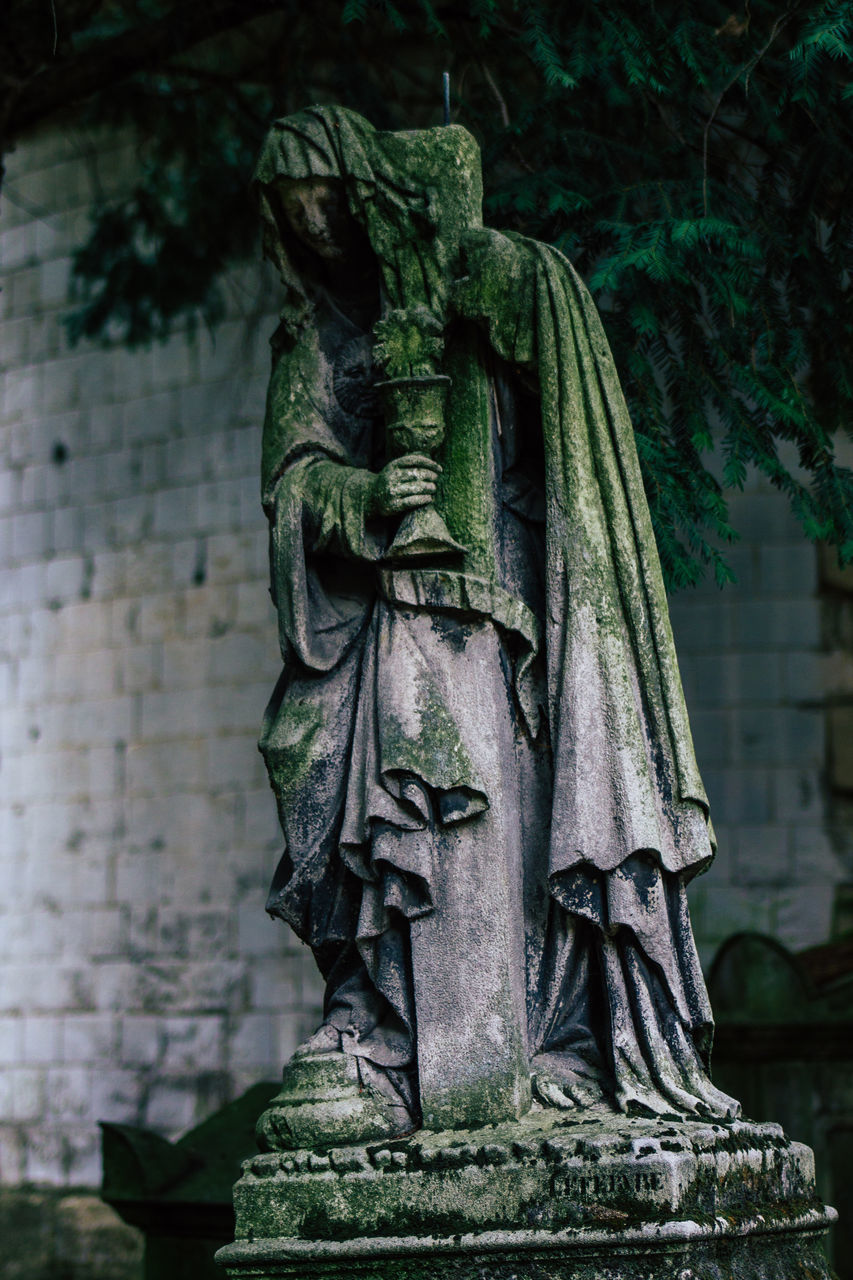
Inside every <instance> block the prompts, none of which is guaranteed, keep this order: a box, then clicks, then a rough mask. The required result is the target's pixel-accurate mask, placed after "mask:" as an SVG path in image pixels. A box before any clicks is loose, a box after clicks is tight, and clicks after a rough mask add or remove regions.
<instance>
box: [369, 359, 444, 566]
mask: <svg viewBox="0 0 853 1280" xmlns="http://www.w3.org/2000/svg"><path fill="white" fill-rule="evenodd" d="M449 387H450V379H449V378H448V377H446V376H445V375H444V374H432V375H430V376H426V377H413V378H392V379H390V380H389V381H387V382H380V383H379V384H378V388H377V389H378V391H379V395H380V398H381V403H382V407H383V410H384V413H385V422H386V430H387V433H388V452H389V454H390V455H391V456H392V457H394V458H400V457H402V456H403V455H404V454H406V453H422V454H426V455H427V456H428V457H432V456H433V454H434V453H435V452H436V451H437V450H438V449H439V448H440V446H441V442H442V440H443V439H444V411H445V406H446V403H447V391H448V388H449ZM464 552H465V547H463V546H462V544H461V543H459V542H457V541H456V539H455V538H454V537H453V536H452V535H451V533H450V530H449V529H448V527H447V525H446V524H445V523H444V520H443V519H442V517H441V515H440V514H439V512H438V511H437V510H436V507H435V504H434V503H432V502H430V503H429V505H428V506H423V507H416V508H415V509H414V510H413V511H407V512H406V514H405V515H404V516H403V518H402V520H401V521H400V524H399V526H398V528H397V533H396V535H395V537H394V541H393V542H392V543H391V546H390V547H389V548H388V551H387V552H386V554H385V559H386V560H393V561H398V562H413V561H429V560H449V559H451V558H458V557H459V556H461V555H463V554H464Z"/></svg>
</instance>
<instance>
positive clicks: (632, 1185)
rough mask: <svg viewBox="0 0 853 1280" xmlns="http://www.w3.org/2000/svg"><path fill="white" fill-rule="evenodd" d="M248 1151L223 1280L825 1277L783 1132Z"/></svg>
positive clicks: (813, 1223) (460, 1135)
mask: <svg viewBox="0 0 853 1280" xmlns="http://www.w3.org/2000/svg"><path fill="white" fill-rule="evenodd" d="M578 1116H579V1117H582V1118H571V1117H568V1116H566V1115H565V1113H563V1114H555V1113H554V1112H542V1111H540V1112H538V1113H536V1114H533V1115H529V1116H527V1117H525V1119H524V1120H522V1121H519V1122H517V1123H515V1124H505V1125H497V1126H493V1127H490V1128H488V1129H482V1130H479V1131H469V1132H448V1133H440V1134H432V1133H423V1132H422V1133H419V1134H416V1135H414V1136H413V1137H410V1138H406V1139H401V1140H399V1141H397V1142H392V1143H388V1144H385V1145H382V1144H379V1143H376V1144H368V1145H366V1146H359V1147H342V1148H339V1149H337V1150H333V1151H331V1152H328V1153H325V1154H322V1155H320V1154H318V1153H316V1152H310V1151H300V1152H288V1153H275V1154H269V1155H263V1156H257V1157H255V1158H254V1159H252V1160H249V1161H247V1162H246V1164H245V1165H244V1173H243V1177H242V1178H241V1180H240V1181H239V1182H238V1183H237V1186H236V1187H235V1194H234V1203H235V1209H236V1214H237V1240H236V1241H235V1243H234V1244H232V1245H229V1246H227V1248H225V1249H222V1250H220V1252H219V1254H218V1255H217V1259H218V1261H219V1262H220V1263H221V1265H222V1266H224V1268H225V1271H226V1273H227V1275H228V1276H229V1277H231V1280H248V1278H249V1277H252V1280H273V1277H275V1280H280V1278H283V1277H293V1278H295V1277H297V1276H298V1277H300V1280H308V1278H309V1277H311V1278H314V1277H316V1278H317V1280H321V1278H322V1280H332V1277H336V1278H337V1280H339V1278H340V1277H341V1276H343V1275H346V1276H347V1280H439V1278H440V1277H445V1276H447V1277H448V1278H449V1277H453V1278H454V1280H663V1278H664V1277H665V1278H666V1280H670V1278H671V1280H830V1278H831V1275H832V1273H831V1271H830V1269H829V1267H828V1265H827V1263H826V1261H825V1259H824V1258H823V1256H822V1253H821V1248H820V1240H821V1237H822V1235H823V1233H824V1232H825V1230H826V1228H827V1227H828V1225H829V1224H830V1222H831V1221H832V1220H833V1217H834V1214H833V1211H832V1210H828V1209H826V1208H825V1207H824V1206H823V1205H822V1204H821V1203H820V1201H819V1200H818V1199H817V1196H816V1193H815V1188H814V1167H813V1159H812V1154H811V1152H810V1150H809V1149H808V1147H804V1146H801V1145H800V1144H797V1143H790V1142H788V1141H787V1140H786V1139H785V1137H784V1135H783V1134H782V1131H781V1129H780V1128H779V1127H778V1125H752V1124H748V1123H745V1122H740V1121H737V1122H734V1123H732V1124H716V1123H715V1124H702V1123H696V1122H694V1123H690V1122H686V1121H675V1120H673V1121H671V1122H666V1121H652V1120H639V1119H637V1120H628V1119H626V1118H625V1117H624V1116H614V1115H612V1114H611V1113H608V1112H606V1111H603V1110H602V1111H600V1112H599V1111H598V1110H597V1109H596V1110H590V1111H585V1112H582V1113H578Z"/></svg>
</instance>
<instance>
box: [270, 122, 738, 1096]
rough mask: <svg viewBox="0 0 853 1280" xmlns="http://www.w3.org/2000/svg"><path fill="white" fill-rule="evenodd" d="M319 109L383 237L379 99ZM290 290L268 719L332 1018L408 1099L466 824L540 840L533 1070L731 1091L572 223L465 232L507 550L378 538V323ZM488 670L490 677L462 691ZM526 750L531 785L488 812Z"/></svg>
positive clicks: (635, 546) (677, 696)
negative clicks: (688, 893) (421, 967)
mask: <svg viewBox="0 0 853 1280" xmlns="http://www.w3.org/2000/svg"><path fill="white" fill-rule="evenodd" d="M304 114H305V116H306V117H307V116H309V115H312V116H313V118H314V124H309V127H308V129H307V130H306V133H305V136H306V137H307V138H308V139H309V141H310V140H311V137H312V133H311V130H312V129H313V128H314V127H315V124H316V122H318V121H319V124H318V125H317V130H318V133H317V136H318V137H321V141H322V142H323V147H324V148H325V150H324V151H323V157H324V158H323V161H322V165H320V166H319V167H320V169H321V170H324V171H331V170H334V169H335V168H336V171H337V173H338V174H339V175H346V174H347V173H348V172H349V170H348V169H347V164H348V161H349V160H350V159H351V157H350V156H349V154H348V152H347V144H346V141H344V142H341V139H342V138H344V139H345V138H346V137H348V136H349V134H351V133H352V131H353V130H355V132H356V134H357V141H358V146H357V147H355V148H354V150H353V154H354V156H355V162H354V168H355V169H357V170H358V172H357V177H358V179H359V184H360V185H358V186H357V187H354V186H352V185H351V186H350V188H348V189H349V190H350V193H351V195H350V205H351V211H352V212H353V216H355V217H356V218H357V219H358V220H360V222H361V225H363V226H364V227H365V228H366V229H367V230H368V232H369V233H370V234H371V243H373V244H374V247H375V248H376V249H377V253H379V248H380V246H379V244H378V241H379V240H381V239H383V237H384V243H385V244H386V245H387V242H388V236H387V234H385V232H386V231H387V224H383V226H382V231H383V236H379V235H378V233H377V232H376V227H375V218H376V208H377V206H378V204H379V203H380V202H379V201H378V200H377V201H371V200H369V199H368V200H365V191H366V190H369V187H367V186H365V183H366V182H367V181H368V179H366V178H365V172H366V168H365V155H366V154H367V155H368V158H369V148H370V145H371V135H370V134H365V133H364V132H363V130H364V129H366V128H368V126H363V123H362V122H359V125H360V126H361V128H362V132H359V129H358V128H356V126H355V125H354V123H353V122H354V121H356V120H357V117H352V116H350V115H349V114H348V113H345V112H340V111H335V112H333V111H332V110H328V109H326V110H323V109H320V110H316V111H314V112H313V113H304ZM330 122H331V123H330ZM324 131H325V132H324ZM321 135H322V136H321ZM328 136H331V137H332V139H333V141H332V143H331V144H329V143H328V142H327V138H328ZM377 136H378V137H381V136H383V135H377ZM299 145H300V147H301V148H302V149H303V150H306V149H307V144H306V143H305V142H304V140H300V144H299ZM318 145H319V144H318ZM335 147H337V148H338V151H337V154H336V155H335V156H334V157H333V161H329V159H328V154H329V152H330V151H333V150H334V148H335ZM290 149H291V153H292V150H293V148H292V146H291V148H290ZM287 163H288V165H289V168H288V170H287V172H289V173H291V174H292V173H293V167H294V159H293V155H292V154H290V155H289V158H288V160H287ZM311 163H314V169H316V168H317V164H316V163H315V162H314V161H313V160H312V161H311ZM267 167H268V168H269V165H268V166H267ZM314 169H311V168H308V169H307V172H314ZM259 172H260V174H261V176H260V179H259V180H260V181H264V180H265V179H264V173H263V166H259ZM295 176H299V175H298V173H297V174H296V175H295ZM370 180H372V181H374V182H375V181H376V173H375V170H374V172H373V177H372V179H370ZM354 190H355V191H357V198H356V197H354V196H353V195H352V191H354ZM365 208H369V210H370V217H368V216H367V215H366V214H365V213H364V209H365ZM370 218H373V219H374V226H373V231H372V232H371V221H370ZM391 238H392V239H393V237H391ZM279 265H280V266H282V265H283V268H284V269H283V272H282V274H283V276H284V278H285V280H287V279H288V278H289V277H288V263H287V260H286V259H284V258H281V259H280V262H279ZM290 278H291V280H292V279H293V277H290ZM384 279H385V277H384V276H383V281H384ZM293 289H294V296H295V297H296V296H297V292H298V291H297V287H296V285H294V286H293ZM297 303H298V305H292V306H291V308H290V313H289V319H288V321H287V322H286V323H285V325H284V327H283V330H282V332H281V333H280V335H279V341H278V342H277V343H276V344H275V355H274V368H273V374H272V379H271V383H270V392H269V398H268V408H267V421H266V427H265V440H264V479H263V487H264V501H265V506H266V509H267V511H268V514H269V516H270V521H271V531H272V567H273V589H274V595H275V600H276V605H277V608H278V613H279V622H280V634H281V642H282V652H283V655H284V658H285V670H284V673H283V675H282V679H281V681H280V682H279V685H278V686H277V689H276V691H275V694H274V696H273V699H272V701H271V703H270V706H269V708H268V710H267V715H266V720H265V725H264V731H263V735H262V740H261V747H262V750H263V752H264V755H265V759H266V762H267V766H268V769H269V772H270V777H271V781H272V783H273V787H274V790H275V792H276V796H277V799H278V804H279V813H280V818H281V822H282V828H283V831H284V836H285V846H286V847H285V853H284V856H283V858H282V862H281V865H280V867H279V870H278V872H277V875H276V878H275V881H274V884H273V888H272V891H271V895H270V901H269V904H268V909H269V910H270V911H271V912H272V913H273V914H276V915H279V916H281V917H282V918H284V919H286V920H288V922H289V923H290V924H291V925H292V926H293V927H294V929H295V930H296V931H297V933H298V934H299V936H300V937H301V938H303V939H304V940H305V941H306V942H307V943H309V945H311V947H312V948H313V949H314V952H315V955H316V957H317V959H318V963H319V964H320V967H321V970H322V971H323V973H324V975H325V976H326V978H327V1006H326V1016H327V1019H328V1021H329V1022H330V1023H331V1024H332V1025H333V1026H336V1027H337V1029H338V1030H339V1031H340V1033H341V1045H342V1047H343V1048H344V1049H345V1050H346V1051H348V1052H351V1053H354V1054H355V1055H356V1056H357V1057H358V1058H359V1061H360V1064H361V1066H362V1069H363V1071H364V1072H365V1078H366V1079H367V1080H368V1081H372V1082H373V1083H374V1084H375V1085H376V1086H377V1087H379V1088H385V1089H386V1091H387V1089H388V1087H389V1085H390V1087H391V1088H393V1089H394V1090H396V1091H397V1092H398V1093H399V1094H400V1095H401V1096H402V1097H403V1098H404V1100H405V1101H406V1102H407V1104H408V1105H411V1103H412V1093H411V1081H412V1074H411V1071H412V1066H413V1062H414V1054H415V1036H416V1011H415V1009H414V1008H413V1001H412V980H411V972H410V963H411V961H410V955H409V951H408V947H407V929H408V923H409V921H411V920H412V919H415V918H417V917H418V916H420V915H424V914H426V913H429V912H430V911H432V910H434V909H435V901H436V898H437V896H438V895H437V893H436V888H437V879H438V878H439V877H440V876H441V865H440V850H441V844H442V830H446V829H448V828H450V827H453V828H454V829H455V830H456V832H457V834H458V836H459V837H461V836H462V835H463V834H464V836H465V838H466V839H468V840H470V841H471V842H473V845H474V846H475V849H476V848H477V847H479V848H481V849H482V857H483V858H495V857H501V856H502V850H503V848H504V845H506V847H509V846H510V845H511V844H512V845H515V846H518V847H520V849H521V863H522V865H521V867H520V869H519V880H520V883H519V897H520V899H522V900H523V904H524V922H525V932H526V954H525V955H523V956H522V955H519V957H518V963H519V967H520V969H523V970H524V973H525V977H526V986H527V993H528V1001H527V1003H528V1026H527V1028H526V1036H527V1043H528V1052H529V1056H530V1058H531V1061H532V1065H533V1070H534V1072H535V1074H536V1076H537V1077H538V1080H539V1093H540V1097H542V1098H544V1099H545V1100H550V1101H554V1102H557V1103H567V1102H570V1101H572V1100H573V1099H574V1100H577V1101H586V1100H589V1098H590V1097H592V1096H595V1092H594V1090H592V1092H590V1091H589V1089H588V1087H587V1086H588V1084H589V1082H590V1081H591V1080H593V1079H596V1078H598V1079H601V1078H603V1079H605V1080H606V1081H607V1082H608V1086H606V1087H609V1089H610V1091H611V1092H612V1094H613V1097H614V1099H615V1101H616V1103H617V1105H619V1106H620V1107H622V1108H623V1109H631V1108H632V1107H639V1108H641V1109H645V1110H651V1111H656V1112H661V1113H665V1112H679V1113H682V1114H683V1113H690V1112H697V1111H698V1112H701V1113H705V1114H716V1115H724V1114H726V1113H729V1112H731V1111H732V1110H733V1108H734V1107H735V1104H734V1103H733V1102H732V1101H731V1099H728V1098H726V1097H725V1096H724V1095H722V1094H720V1093H719V1092H718V1091H717V1090H715V1089H714V1087H713V1086H712V1085H711V1083H710V1081H709V1080H708V1078H707V1074H706V1071H707V1056H708V1053H709V1050H710V1038H711V1026H712V1024H711V1014H710V1008H709V1005H708V1001H707V995H706V992H705V987H704V983H703V980H702V976H701V972H700V968H699V963H698V959H697V956H696V951H695V946H694V943H693V938H692V934H691V930H690V925H689V920H688V917H687V907H686V898H685V884H686V883H687V881H688V880H689V879H690V878H691V877H692V876H693V875H695V874H696V873H697V872H698V871H701V870H704V869H705V867H706V866H707V865H708V863H709V862H710V859H711V857H712V855H713V850H712V842H711V836H710V832H709V826H708V820H707V802H706V799H705V794H704V791H703V789H702V784H701V780H700V778H699V775H698V770H697V768H696V763H695V758H694V755H693V748H692V743H691V739H690V732H689V728H688V724H687V716H686V711H685V707H684V700H683V695H682V691H681V685H680V680H679V676H678V669H677V664H676V660H675V651H674V646H673V641H672V636H671V632H670V629H669V621H668V614H667V609H666V601H665V597H664V591H663V585H662V580H661V575H660V568H659V563H658V558H657V553H656V549H655V545H654V538H653V535H652V531H651V526H650V519H649V514H648V509H647V506H646V502H645V497H644V495H643V490H642V484H641V480H640V476H639V467H638V463H637V457H636V449H635V445H634V441H633V434H632V431H631V426H630V422H629V420H628V416H627V412H626V409H625V405H624V400H623V398H622V394H621V391H620V388H619V385H618V380H617V378H616V373H615V369H614V366H613V362H612V358H611V356H610V353H609V349H608V347H607V342H606V339H605V337H604V334H603V330H602V328H601V325H600V322H599V319H598V316H597V314H596V312H595V309H594V307H593V305H592V303H591V301H590V300H589V298H588V295H587V294H586V292H585V290H584V288H583V286H582V285H581V283H580V281H579V280H578V279H577V277H576V276H575V274H574V272H573V271H572V269H571V267H570V266H569V264H568V263H567V262H566V261H565V259H563V258H562V257H561V256H560V255H559V254H558V253H556V252H555V251H554V250H551V249H549V248H547V247H545V246H541V245H537V244H535V243H534V242H531V241H526V240H523V239H521V238H519V237H507V236H501V235H499V234H498V233H495V232H488V231H483V230H482V229H481V230H478V231H474V232H472V233H470V235H469V236H468V237H467V276H466V277H465V279H463V280H462V281H460V283H459V284H458V285H457V287H456V290H455V295H454V306H455V309H456V312H457V314H458V316H459V317H461V319H460V320H458V321H457V332H458V333H460V334H465V333H467V332H468V331H471V332H473V331H474V330H475V329H476V328H477V327H478V326H479V327H481V328H484V329H485V331H486V333H487V335H488V342H489V346H490V348H491V353H492V354H491V355H488V356H486V355H484V356H483V357H482V358H481V363H482V367H483V370H485V373H484V376H485V377H486V378H487V380H488V384H489V386H490V395H491V411H490V448H491V476H492V481H493V483H494V486H495V490H496V502H495V511H496V513H497V514H496V520H497V524H498V528H497V536H496V555H495V564H494V565H493V566H492V569H491V572H490V573H489V572H484V571H483V566H482V565H480V566H478V568H477V572H466V571H464V570H463V571H461V572H456V573H453V572H446V573H441V572H439V573H436V572H430V571H429V570H428V569H427V570H413V571H406V572H401V571H392V570H388V568H387V567H386V566H383V563H382V556H383V552H384V550H385V548H386V546H387V543H388V540H389V530H388V529H387V528H386V527H385V526H384V525H383V522H372V521H371V520H370V519H368V518H367V508H366V502H367V491H368V489H367V487H368V483H369V479H370V477H369V475H368V469H373V470H377V469H378V468H379V466H380V465H381V456H380V447H379V442H380V440H381V428H380V424H379V422H378V420H377V417H376V410H375V406H374V405H373V403H372V401H371V397H370V377H371V375H370V372H369V335H368V334H367V333H365V332H360V331H359V329H358V326H357V325H354V324H353V323H352V321H351V320H348V319H347V318H346V316H344V315H342V314H341V312H340V311H339V310H338V308H336V306H335V303H334V300H333V299H331V298H329V297H328V296H327V295H320V294H316V295H314V296H313V297H312V298H309V296H308V294H307V293H305V292H304V291H303V292H301V293H298V298H297ZM451 335H452V331H451ZM466 340H468V339H466ZM472 350H474V348H473V347H472ZM359 370H360V371H361V373H359ZM513 370H520V371H522V372H523V373H524V374H525V375H526V378H528V379H532V381H533V382H534V383H535V385H536V391H537V394H536V395H535V396H530V395H527V394H524V393H523V392H522V391H521V389H520V384H519V383H518V382H517V380H516V377H515V374H514V372H513ZM353 371H355V372H353ZM542 463H544V466H543V465H542ZM537 476H539V477H540V479H541V481H542V492H541V493H540V494H539V498H540V499H542V500H544V501H543V502H542V510H541V512H539V511H537V495H536V489H537V484H536V478H537ZM519 482H521V483H519ZM542 515H544V529H543V527H542V525H541V524H540V520H541V516H542ZM451 529H452V530H453V526H452V524H451ZM472 687H473V688H477V687H481V688H482V689H483V690H485V691H488V692H487V695H486V694H484V695H483V696H481V697H479V698H475V699H473V701H472V700H471V699H470V698H467V699H466V697H460V696H458V692H459V691H460V690H462V689H471V688H472ZM493 739H498V740H500V742H501V743H502V744H503V746H502V748H501V750H500V752H499V753H498V755H497V757H496V756H495V754H494V753H493V752H492V753H491V754H489V753H487V752H486V751H485V748H484V745H483V744H484V743H485V742H486V741H491V740H493ZM487 758H488V764H486V759H487ZM496 760H497V763H495V761H496ZM519 779H520V782H521V797H520V799H521V803H520V805H519V806H518V808H517V811H516V812H515V813H514V814H511V813H508V811H507V806H505V805H504V806H503V807H502V809H501V814H502V816H501V819H500V821H501V822H502V823H504V830H503V831H501V830H500V829H498V830H495V829H494V828H493V827H489V826H488V824H489V822H491V821H493V818H492V816H491V814H492V810H496V809H498V808H499V806H498V804H497V800H498V796H499V794H500V793H502V792H503V790H505V789H511V787H512V786H513V785H516V786H517V785H518V782H519ZM511 823H514V824H515V825H516V827H517V830H513V831H510V830H509V829H508V825H509V824H511ZM480 923H481V924H482V922H480ZM472 927H477V923H476V922H473V924H472ZM585 1082H586V1083H585Z"/></svg>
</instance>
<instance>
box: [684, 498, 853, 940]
mask: <svg viewBox="0 0 853 1280" xmlns="http://www.w3.org/2000/svg"><path fill="white" fill-rule="evenodd" d="M731 518H732V522H733V524H734V526H735V528H736V529H738V530H739V532H740V534H741V541H740V542H739V543H738V544H737V545H736V546H734V547H732V548H730V549H729V550H728V552H727V555H728V558H729V560H730V563H731V565H732V568H733V569H734V571H735V573H736V575H737V583H736V584H735V585H733V586H731V585H730V586H727V587H726V588H725V589H724V590H722V591H720V590H719V588H717V587H716V586H714V585H712V584H711V583H706V584H704V585H702V586H701V587H699V588H698V589H697V590H695V591H691V592H685V593H682V594H680V595H678V596H676V597H675V598H674V599H673V601H672V605H671V614H672V621H673V627H674V630H675V638H676V645H677V648H678V655H679V662H680V665H681V671H682V676H683V679H684V687H685V693H686V696H687V702H688V707H689V709H690V718H691V725H692V728H693V735H694V739H695V744H696V751H697V755H698V758H699V765H700V768H701V770H702V775H703V779H704V781H705V786H706V788H707V791H708V797H709V800H710V802H711V810H712V814H713V816H714V826H715V830H716V833H717V838H718V854H717V858H716V861H715V862H714V864H713V866H712V868H711V870H710V872H708V874H707V875H705V876H702V877H700V878H699V879H698V880H696V881H695V883H694V885H693V887H692V889H691V894H690V897H691V912H692V915H693V921H694V929H695V931H696V935H697V940H698V942H699V946H700V951H701V953H702V956H703V959H705V960H706V961H709V960H710V959H711V958H712V956H713V955H714V953H715V952H716V950H717V948H718V947H719V945H720V943H721V942H723V941H724V940H725V939H726V938H729V937H731V935H732V934H733V933H737V932H740V931H750V930H755V931H758V932H761V933H768V934H771V935H773V936H774V937H776V938H778V939H779V940H780V941H782V942H784V943H785V944H786V946H789V947H791V948H792V949H793V950H798V949H801V948H804V947H809V946H814V945H817V944H819V943H822V942H825V941H827V940H828V939H829V937H830V934H831V932H832V928H833V920H834V916H835V911H836V906H837V901H838V896H839V889H840V888H841V887H842V886H843V885H844V884H845V883H846V881H848V880H849V879H850V878H851V868H850V867H848V866H846V864H845V862H844V861H843V860H842V858H841V857H840V856H839V853H838V848H837V842H836V841H835V840H834V839H833V835H832V831H831V821H830V794H829V791H828V788H827V777H826V770H827V732H828V706H827V696H828V689H829V684H828V681H829V678H830V670H829V666H828V662H829V657H828V654H827V652H826V649H827V645H826V625H825V611H826V600H825V593H824V592H823V590H822V584H821V579H820V576H819V572H818V561H819V557H818V552H817V550H816V548H815V547H814V546H813V545H812V544H810V543H808V542H806V541H805V539H804V537H803V534H802V532H801V530H800V527H799V525H798V524H797V522H796V520H795V519H794V517H793V515H792V514H791V512H790V509H789V507H788V504H787V502H786V500H785V499H784V498H783V497H782V496H781V495H780V494H778V493H777V492H776V491H774V490H773V489H772V488H771V487H770V485H769V484H768V483H767V482H766V481H764V480H763V479H761V478H760V477H759V476H757V475H756V474H755V473H752V474H751V475H750V476H749V478H748V480H747V483H746V486H745V488H744V491H743V492H742V493H738V494H735V495H734V496H733V497H732V499H731ZM825 559H826V560H827V561H828V562H831V563H832V562H834V553H832V556H831V557H830V556H828V555H827V554H825Z"/></svg>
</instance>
